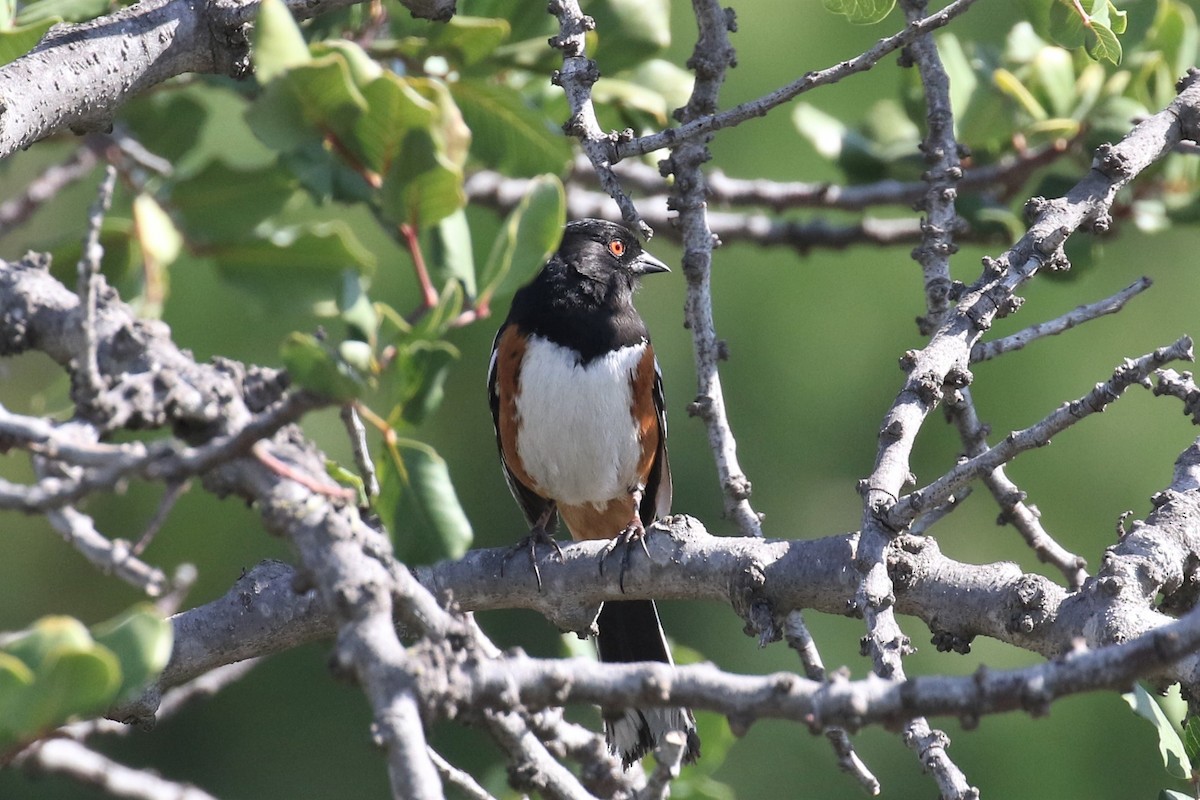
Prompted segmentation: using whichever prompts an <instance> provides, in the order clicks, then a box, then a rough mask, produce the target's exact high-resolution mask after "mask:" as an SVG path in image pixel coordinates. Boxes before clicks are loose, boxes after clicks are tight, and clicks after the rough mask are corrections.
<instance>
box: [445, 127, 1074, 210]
mask: <svg viewBox="0 0 1200 800" xmlns="http://www.w3.org/2000/svg"><path fill="white" fill-rule="evenodd" d="M1072 143H1073V142H1072V140H1067V139H1056V140H1055V141H1053V142H1050V143H1049V144H1046V145H1043V146H1041V147H1036V148H1027V149H1022V150H1020V151H1018V152H1017V153H1015V154H1010V155H1005V156H1003V157H1001V158H1000V159H999V160H997V161H996V162H995V163H993V164H985V165H982V166H976V167H970V168H968V169H964V170H963V174H962V178H960V179H959V181H958V192H959V194H960V195H961V194H963V193H965V192H978V193H989V194H992V195H995V196H997V197H999V198H1000V199H1006V198H1008V197H1009V196H1011V195H1012V194H1014V193H1015V192H1016V191H1017V190H1018V189H1020V188H1021V187H1022V186H1023V185H1024V184H1025V181H1026V180H1028V179H1029V177H1030V175H1032V174H1033V173H1034V172H1035V171H1037V170H1038V169H1040V168H1042V167H1044V166H1047V165H1049V164H1052V163H1054V162H1055V161H1057V160H1058V159H1059V158H1061V157H1062V156H1063V155H1064V154H1066V153H1068V152H1069V151H1070V149H1071V145H1072ZM614 170H615V171H616V174H617V177H618V178H620V180H621V183H622V184H623V185H624V186H626V187H627V188H632V189H637V190H639V191H641V192H644V193H646V194H661V193H662V192H663V191H664V189H665V188H666V186H667V182H666V180H665V179H664V178H663V176H662V175H661V174H659V171H658V170H657V169H655V168H653V167H651V166H649V165H648V164H644V163H642V162H640V161H633V160H626V161H622V162H621V163H619V164H617V165H616V166H615V167H614ZM476 174H478V173H476ZM707 177H708V199H709V202H710V203H713V204H719V205H722V206H732V207H735V208H736V207H746V206H755V207H763V208H769V209H771V210H772V211H776V212H779V211H784V210H786V209H793V208H820V209H839V210H843V211H862V210H864V209H867V208H871V207H872V206H884V205H900V206H906V207H910V206H911V205H912V204H913V203H914V202H915V201H917V200H920V199H921V198H922V197H923V196H924V195H925V193H926V192H927V191H929V185H928V184H927V183H926V182H925V181H898V180H894V179H891V178H888V179H884V180H880V181H875V182H874V183H863V184H852V185H841V184H836V183H829V182H828V181H820V182H808V181H774V180H766V179H761V178H755V179H746V178H733V177H730V176H729V175H726V174H725V173H724V172H722V171H721V170H719V169H714V170H713V171H712V172H710V173H708V176H707ZM571 180H572V183H574V182H577V181H583V182H588V181H590V182H592V183H594V182H595V176H594V174H593V173H592V170H591V163H590V162H589V161H588V160H587V159H586V158H581V159H576V160H575V162H574V164H573V165H572V173H571ZM468 191H469V189H468ZM650 205H651V203H650V202H647V201H643V203H642V207H643V209H645V208H647V207H649V206H650Z"/></svg>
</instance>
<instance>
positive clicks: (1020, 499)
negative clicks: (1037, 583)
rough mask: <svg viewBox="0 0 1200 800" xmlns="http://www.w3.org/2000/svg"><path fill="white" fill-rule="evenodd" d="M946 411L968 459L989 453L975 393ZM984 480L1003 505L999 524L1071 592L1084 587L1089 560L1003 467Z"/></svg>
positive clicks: (966, 392) (968, 392)
mask: <svg viewBox="0 0 1200 800" xmlns="http://www.w3.org/2000/svg"><path fill="white" fill-rule="evenodd" d="M946 409H947V413H948V414H949V415H950V419H951V421H952V422H953V423H954V425H955V427H957V428H958V433H959V436H960V438H961V439H962V442H963V445H964V447H965V448H966V454H967V456H968V457H969V458H974V457H976V456H979V455H982V454H983V453H985V452H987V450H988V443H987V434H988V428H987V426H986V425H984V424H983V423H982V422H980V420H979V414H978V412H977V411H976V409H975V404H974V402H973V400H972V397H971V390H970V389H968V388H967V387H963V388H962V389H961V390H960V400H959V401H958V402H955V401H950V402H948V403H947V404H946ZM981 479H982V480H983V484H984V486H986V487H987V488H988V491H990V492H991V493H992V497H994V498H995V499H996V503H997V504H999V506H1000V517H999V519H998V520H997V521H998V522H1000V523H1006V522H1007V523H1012V526H1013V527H1014V528H1016V529H1017V532H1018V533H1019V534H1021V538H1023V539H1024V540H1025V543H1026V544H1027V545H1029V548H1030V549H1031V550H1033V552H1034V553H1035V554H1036V555H1037V557H1038V559H1039V560H1041V561H1042V562H1043V563H1046V564H1050V565H1052V566H1054V567H1057V568H1058V571H1059V572H1061V573H1062V574H1063V577H1064V578H1065V579H1066V581H1067V585H1068V586H1069V587H1070V588H1071V589H1073V590H1076V589H1079V588H1080V587H1082V586H1083V582H1084V581H1085V580H1087V577H1088V573H1087V561H1086V560H1085V559H1084V558H1082V557H1081V556H1078V555H1076V554H1074V553H1072V552H1070V551H1069V550H1067V549H1066V548H1065V547H1063V546H1062V545H1061V544H1059V543H1058V541H1057V540H1056V539H1055V538H1054V537H1053V536H1051V535H1050V533H1049V532H1048V531H1047V530H1046V528H1045V527H1044V526H1043V525H1042V516H1041V513H1040V512H1039V511H1038V509H1037V506H1033V505H1030V504H1028V503H1026V502H1025V499H1026V498H1025V493H1024V492H1022V491H1021V490H1020V488H1018V486H1017V485H1016V484H1015V483H1013V481H1012V480H1011V479H1010V478H1009V477H1008V474H1007V472H1006V471H1005V469H1004V466H1003V465H1000V466H998V467H996V468H995V469H993V470H992V471H991V472H986V473H984V474H983V475H982V476H981ZM968 489H969V487H968ZM961 494H962V491H958V492H955V497H958V496H959V495H961Z"/></svg>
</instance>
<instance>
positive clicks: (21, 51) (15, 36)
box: [0, 19, 55, 66]
mask: <svg viewBox="0 0 1200 800" xmlns="http://www.w3.org/2000/svg"><path fill="white" fill-rule="evenodd" d="M54 22H55V20H53V19H47V20H42V21H41V22H33V23H30V24H28V25H22V26H19V27H16V28H7V29H6V30H3V31H0V66H4V65H5V64H7V63H9V62H10V61H16V60H17V59H18V58H20V57H21V56H23V55H25V54H26V53H28V52H29V51H30V50H32V49H33V48H34V46H35V45H36V44H37V43H38V42H40V41H41V39H42V37H43V36H45V35H46V31H48V30H50V28H51V27H52V26H53V25H54Z"/></svg>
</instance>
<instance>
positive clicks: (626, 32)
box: [587, 0, 671, 74]
mask: <svg viewBox="0 0 1200 800" xmlns="http://www.w3.org/2000/svg"><path fill="white" fill-rule="evenodd" d="M587 13H588V15H589V16H591V17H592V18H593V19H595V20H596V31H597V32H598V33H599V39H598V43H597V46H596V49H595V54H594V58H595V59H596V62H597V63H598V64H599V65H600V68H601V70H602V71H603V72H604V73H605V74H612V73H615V72H619V71H620V70H623V69H627V68H629V67H633V66H636V65H637V64H640V63H641V62H643V61H645V60H646V59H648V58H650V57H652V56H655V55H658V54H659V53H661V52H662V51H663V50H665V49H666V48H667V47H670V45H671V4H670V0H595V2H592V3H590V4H589V5H588V7H587Z"/></svg>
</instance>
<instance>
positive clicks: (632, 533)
mask: <svg viewBox="0 0 1200 800" xmlns="http://www.w3.org/2000/svg"><path fill="white" fill-rule="evenodd" d="M634 542H636V543H638V544H640V545H641V546H642V552H643V553H645V554H646V557H647V558H649V557H650V548H649V547H647V546H646V528H645V527H644V526H643V525H642V523H641V520H635V521H633V522H631V523H629V525H627V526H626V527H625V530H623V531H621V532H620V533H618V534H617V535H616V536H615V537H613V538H612V539H611V540H609V542H608V544H607V545H605V547H604V550H603V551H601V553H600V574H601V575H603V574H604V561H605V559H607V558H608V557H609V555H611V554H612V552H613V551H614V550H616V549H617V548H618V547H623V548H624V552H623V553H622V554H621V573H620V575H619V576H618V578H617V586H618V587H619V588H620V590H621V594H624V593H625V571H626V570H628V569H629V553H630V551H631V550H632V549H633V548H632V547H631V545H632V544H633V543H634Z"/></svg>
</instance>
